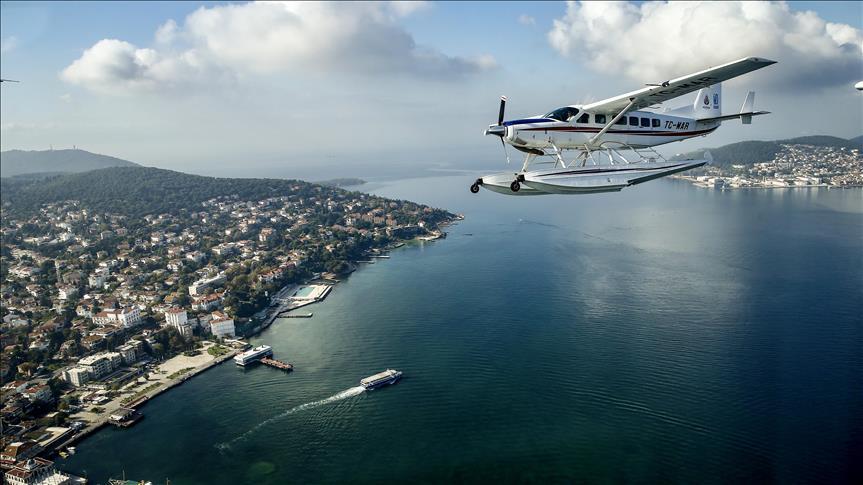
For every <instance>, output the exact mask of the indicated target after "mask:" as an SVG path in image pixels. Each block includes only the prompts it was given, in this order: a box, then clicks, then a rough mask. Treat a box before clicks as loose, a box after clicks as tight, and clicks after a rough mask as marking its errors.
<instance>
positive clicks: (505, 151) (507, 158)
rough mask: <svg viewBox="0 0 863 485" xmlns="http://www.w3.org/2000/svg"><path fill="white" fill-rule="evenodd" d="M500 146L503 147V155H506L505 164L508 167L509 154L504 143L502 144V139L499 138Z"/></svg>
mask: <svg viewBox="0 0 863 485" xmlns="http://www.w3.org/2000/svg"><path fill="white" fill-rule="evenodd" d="M500 146H502V147H503V154H504V155H506V164H507V165H509V152H508V151H507V149H506V143H504V141H503V137H500Z"/></svg>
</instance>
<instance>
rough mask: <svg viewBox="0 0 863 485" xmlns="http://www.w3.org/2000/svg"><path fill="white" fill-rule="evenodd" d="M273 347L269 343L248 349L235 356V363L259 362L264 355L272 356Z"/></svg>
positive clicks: (241, 364) (240, 364)
mask: <svg viewBox="0 0 863 485" xmlns="http://www.w3.org/2000/svg"><path fill="white" fill-rule="evenodd" d="M272 356H273V348H272V347H270V346H269V345H259V346H257V347H255V348H253V349H251V350H247V351H245V352H243V353H242V354H239V355H235V356H234V363H235V364H237V365H239V366H241V367H242V366H246V365H248V364H251V363H253V362H257V361H259V360H261V359H262V358H264V357H272Z"/></svg>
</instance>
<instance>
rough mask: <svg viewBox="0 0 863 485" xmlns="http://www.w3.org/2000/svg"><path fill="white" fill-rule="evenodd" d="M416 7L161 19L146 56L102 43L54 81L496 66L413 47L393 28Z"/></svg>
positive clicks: (310, 8) (349, 5)
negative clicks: (178, 21)
mask: <svg viewBox="0 0 863 485" xmlns="http://www.w3.org/2000/svg"><path fill="white" fill-rule="evenodd" d="M423 7H424V5H423V4H417V5H414V4H413V3H410V2H389V3H361V2H356V3H355V2H346V3H339V4H332V3H319V2H296V3H294V2H279V3H274V2H255V3H247V4H228V5H220V6H214V7H201V8H199V9H198V10H196V11H194V12H193V13H191V14H189V15H188V16H187V17H186V19H185V22H184V24H183V25H182V26H179V25H177V23H176V22H174V21H173V20H169V21H168V22H166V23H165V24H163V25H162V26H161V27H159V28H158V30H157V31H156V33H155V43H154V45H153V47H151V48H139V47H137V46H135V45H132V44H130V43H128V42H125V41H122V40H116V39H103V40H101V41H99V42H97V43H96V44H95V45H93V46H92V47H90V48H89V49H87V50H86V51H85V52H84V54H83V55H82V56H81V57H80V58H79V59H77V60H76V61H74V62H73V63H72V64H71V65H70V66H68V67H67V68H66V69H65V70H64V71H63V73H62V74H61V76H62V78H63V79H64V80H66V81H68V82H70V83H74V84H80V85H83V86H86V87H89V88H93V89H96V90H103V91H112V90H127V89H130V88H133V89H134V88H144V89H147V88H156V87H158V88H160V89H161V88H163V87H165V86H172V85H174V86H175V85H182V84H184V83H189V82H199V81H201V80H202V79H210V78H212V77H228V78H236V77H242V76H244V75H247V74H249V73H272V72H305V71H317V72H324V73H331V72H336V73H359V74H366V75H374V74H408V75H413V76H420V77H436V78H450V77H462V76H465V75H470V74H473V73H476V72H480V71H483V70H488V69H491V68H493V67H495V66H496V63H495V62H494V59H493V58H491V57H489V56H479V57H476V58H463V57H457V56H447V55H445V54H443V53H441V52H439V51H437V50H435V49H432V48H429V47H424V46H420V45H417V44H416V42H415V41H414V39H413V37H412V36H411V35H410V34H409V33H408V32H407V31H405V30H404V28H403V27H402V26H401V25H399V23H398V19H399V18H401V17H404V16H405V15H409V14H410V13H412V12H413V11H415V10H417V9H418V8H423Z"/></svg>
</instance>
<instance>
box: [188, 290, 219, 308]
mask: <svg viewBox="0 0 863 485" xmlns="http://www.w3.org/2000/svg"><path fill="white" fill-rule="evenodd" d="M222 299H223V295H222V294H221V293H210V294H209V295H204V296H200V297H198V298H195V301H194V302H192V310H195V311H199V312H208V311H210V310H215V309H216V308H219V307H220V306H221V305H222Z"/></svg>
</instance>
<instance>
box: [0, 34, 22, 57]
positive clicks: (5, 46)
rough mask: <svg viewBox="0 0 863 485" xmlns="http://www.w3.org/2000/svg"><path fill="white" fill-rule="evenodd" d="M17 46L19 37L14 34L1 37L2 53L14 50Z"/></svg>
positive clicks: (0, 50)
mask: <svg viewBox="0 0 863 485" xmlns="http://www.w3.org/2000/svg"><path fill="white" fill-rule="evenodd" d="M15 47H18V39H17V38H16V37H15V36H14V35H10V36H9V37H4V38H3V39H0V53H2V54H6V53H7V52H12V51H13V50H14V49H15Z"/></svg>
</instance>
